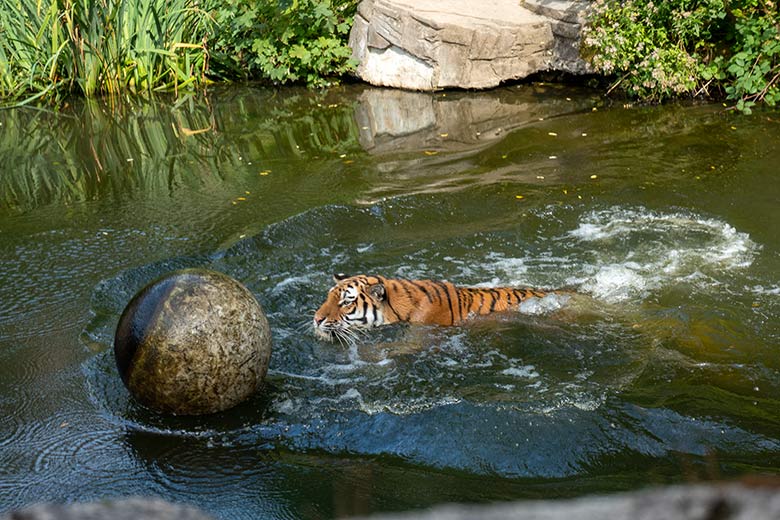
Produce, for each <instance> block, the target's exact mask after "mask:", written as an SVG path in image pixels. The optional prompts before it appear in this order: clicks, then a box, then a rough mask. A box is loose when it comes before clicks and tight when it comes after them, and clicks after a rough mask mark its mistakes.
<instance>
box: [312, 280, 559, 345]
mask: <svg viewBox="0 0 780 520" xmlns="http://www.w3.org/2000/svg"><path fill="white" fill-rule="evenodd" d="M333 278H334V281H335V282H336V285H335V286H334V287H332V288H331V289H330V291H328V296H327V298H326V300H325V303H323V304H322V305H321V306H320V308H319V309H317V312H316V313H314V331H315V333H316V334H317V336H319V337H321V338H323V339H327V340H330V341H332V340H333V339H334V338H336V339H339V340H348V341H351V340H353V339H354V338H355V331H354V330H353V329H366V328H371V327H378V326H380V325H385V324H389V323H398V322H406V323H416V324H424V325H456V324H458V323H460V322H462V321H463V320H465V319H467V318H469V317H472V316H477V315H482V314H489V313H491V312H500V311H505V310H508V309H513V308H517V307H518V306H519V305H520V303H521V302H523V301H526V300H528V299H529V298H543V297H544V296H546V295H547V294H549V293H548V292H545V291H539V290H536V289H528V288H523V289H513V288H509V287H497V288H477V287H458V286H456V285H454V284H452V283H450V282H441V281H434V280H406V279H404V278H384V277H382V276H372V275H357V276H346V275H344V274H336V275H333Z"/></svg>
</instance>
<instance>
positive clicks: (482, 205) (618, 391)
mask: <svg viewBox="0 0 780 520" xmlns="http://www.w3.org/2000/svg"><path fill="white" fill-rule="evenodd" d="M778 117H780V116H778V114H776V113H763V114H758V115H755V116H750V117H746V116H739V115H736V114H733V113H728V112H724V111H722V107H720V106H715V105H701V106H665V107H646V108H630V107H629V108H626V107H622V106H619V105H617V106H609V105H608V104H606V103H605V102H604V101H603V100H600V99H599V98H598V97H596V96H595V95H594V94H593V93H591V92H587V91H575V90H567V89H561V88H553V87H545V86H520V87H513V88H507V89H499V90H496V91H493V92H489V93H447V94H445V93H438V94H433V95H428V94H419V93H404V92H395V91H383V90H373V89H366V88H359V87H349V88H343V89H338V90H334V91H331V92H329V93H327V94H315V93H311V92H307V91H303V90H295V89H290V90H282V91H271V90H253V89H235V90H229V91H224V92H218V93H217V94H215V95H213V96H212V97H211V98H210V99H209V100H208V103H207V102H206V101H205V100H202V99H200V100H198V99H192V100H188V101H185V102H184V103H182V104H179V105H175V106H174V105H171V104H167V103H162V102H158V103H154V104H151V103H150V104H140V105H130V106H121V107H118V108H116V109H114V110H113V111H112V110H111V109H109V108H108V107H106V106H103V105H99V104H94V105H87V106H77V107H74V108H72V109H67V110H64V111H63V113H62V114H58V115H54V114H48V113H42V112H37V111H30V110H17V111H5V112H0V123H2V126H0V129H2V130H3V132H2V133H0V159H2V160H0V173H1V174H2V181H0V193H1V196H0V202H1V203H2V207H0V215H2V217H1V218H0V240H2V248H1V249H0V282H2V283H1V284H0V327H1V328H0V411H1V412H2V413H1V414H0V504H1V505H2V507H0V510H5V509H9V508H14V507H20V506H23V505H26V504H29V503H32V502H37V501H41V500H57V501H61V500H65V501H81V500H89V499H95V498H101V497H111V496H127V495H155V496H162V497H164V498H167V499H169V500H174V501H182V502H188V503H194V504H196V505H198V506H200V507H202V508H204V509H206V510H207V511H210V512H212V513H214V514H215V515H217V516H218V517H223V518H257V517H265V518H296V517H306V518H320V517H323V518H324V517H333V516H343V515H349V514H359V513H370V512H375V511H388V510H403V509H409V508H416V507H422V506H427V505H431V504H435V503H440V502H445V501H446V502H449V501H487V500H499V499H512V498H527V497H559V496H572V495H579V494H584V493H595V492H611V491H616V490H623V489H633V488H637V487H641V486H645V485H649V484H659V483H670V482H678V481H686V480H694V479H702V478H731V477H734V476H738V475H743V474H749V473H770V474H777V473H778V468H780V435H778V432H779V431H780V401H779V400H778V397H777V396H778V395H780V356H779V355H778V348H780V326H779V325H778V316H779V315H780V279H779V277H778V272H780V271H779V270H778V268H780V239H778V237H779V236H780V235H778V233H777V230H776V226H777V223H778V222H780V204H779V203H780V183H779V182H778V176H777V162H778V159H780V150H779V149H778V143H780V126H778V125H779V124H780V123H778ZM191 266H204V267H207V268H211V269H215V270H219V271H222V272H225V273H227V274H229V275H231V276H233V277H235V278H236V279H238V280H239V281H241V282H242V283H243V284H245V285H246V286H247V287H249V289H250V290H252V292H253V293H254V294H255V295H256V296H257V298H258V300H259V301H260V302H261V304H262V305H263V307H264V309H265V311H266V313H267V315H268V318H269V321H270V323H271V327H272V330H273V337H274V352H273V356H272V361H271V367H270V372H269V376H268V380H267V384H266V387H265V388H264V389H263V391H262V392H260V393H258V395H257V396H255V397H253V398H252V399H250V400H249V401H248V402H246V403H244V404H242V405H240V406H238V407H237V408H235V409H233V410H230V411H227V412H224V413H221V414H217V415H214V416H210V417H201V418H172V417H163V416H159V415H157V414H155V413H153V412H149V411H147V410H145V409H143V408H142V407H141V406H139V405H138V404H136V403H135V402H134V401H133V400H132V399H131V398H130V397H129V395H128V393H127V392H126V390H125V389H124V387H123V386H122V384H121V381H120V379H119V377H118V376H117V374H116V370H115V368H114V360H113V356H112V352H111V344H112V341H113V331H114V327H115V326H116V322H117V319H118V317H119V315H120V313H121V312H122V310H123V308H124V306H125V305H126V303H127V302H128V301H129V299H130V298H131V297H132V295H133V294H135V292H136V291H137V290H138V289H140V288H141V287H143V286H144V285H145V284H146V283H148V282H149V281H151V280H153V279H154V278H156V277H157V276H159V275H162V274H164V273H166V272H169V271H171V270H173V269H176V268H181V267H191ZM334 272H347V273H353V274H357V273H376V274H382V275H385V276H404V277H408V278H438V279H447V280H450V281H452V282H455V283H459V284H464V285H477V286H494V285H510V286H512V285H516V286H532V287H539V288H565V289H568V290H571V291H572V294H571V296H566V297H552V298H548V299H544V300H541V301H532V302H529V303H528V304H525V305H524V306H523V307H522V308H521V309H520V311H519V312H513V313H507V314H503V315H500V316H495V317H488V318H481V319H477V320H474V321H473V322H470V323H467V324H464V325H462V326H458V327H452V328H441V327H408V326H393V327H386V328H383V329H380V330H376V331H371V332H369V333H367V334H365V335H364V336H362V337H361V339H360V341H358V342H357V343H356V344H352V345H343V344H339V343H327V342H322V341H320V340H318V339H317V338H316V337H315V336H314V334H313V333H312V330H311V326H310V322H311V317H312V315H313V312H314V309H315V308H316V307H317V306H318V304H319V303H320V302H321V300H322V299H323V298H324V296H325V293H326V291H327V289H328V288H329V286H330V284H331V274H332V273H334Z"/></svg>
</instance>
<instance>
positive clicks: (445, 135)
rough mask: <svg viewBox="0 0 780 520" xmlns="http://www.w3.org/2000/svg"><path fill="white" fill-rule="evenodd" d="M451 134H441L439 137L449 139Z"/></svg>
mask: <svg viewBox="0 0 780 520" xmlns="http://www.w3.org/2000/svg"><path fill="white" fill-rule="evenodd" d="M449 135H450V134H439V137H448V136H449Z"/></svg>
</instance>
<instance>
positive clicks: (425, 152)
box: [423, 150, 439, 155]
mask: <svg viewBox="0 0 780 520" xmlns="http://www.w3.org/2000/svg"><path fill="white" fill-rule="evenodd" d="M423 153H424V154H425V155H436V154H437V153H439V152H437V151H435V150H425V151H424V152H423Z"/></svg>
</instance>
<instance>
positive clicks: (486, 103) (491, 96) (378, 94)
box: [355, 87, 587, 155]
mask: <svg viewBox="0 0 780 520" xmlns="http://www.w3.org/2000/svg"><path fill="white" fill-rule="evenodd" d="M535 94H536V90H535V89H533V88H532V87H528V88H523V89H499V90H496V91H491V92H480V93H475V92H469V93H468V94H459V93H449V94H441V93H423V92H409V91H404V90H390V89H367V90H366V91H364V92H363V93H362V94H361V95H360V97H359V100H360V104H359V106H358V108H357V110H356V114H355V117H356V118H357V120H358V123H359V124H360V127H361V132H360V144H361V145H362V146H363V148H364V149H365V150H366V151H368V152H369V153H372V154H375V155H378V154H382V153H387V152H398V151H403V152H419V151H423V150H436V151H451V152H459V151H474V150H479V149H481V148H483V147H484V146H485V145H486V144H489V143H492V142H494V141H496V140H498V139H501V138H502V137H503V135H504V134H505V133H506V132H507V131H510V130H513V129H515V128H519V127H521V126H523V125H527V124H530V123H534V122H538V121H539V118H547V117H551V116H554V115H559V114H561V113H564V112H569V111H571V110H577V109H579V108H582V107H583V106H584V105H585V104H587V103H585V104H582V103H580V104H582V106H580V105H578V104H577V103H572V102H571V101H569V102H565V103H560V102H556V101H555V100H551V99H549V98H548V99H547V100H544V101H540V100H539V99H537V98H536V97H535ZM583 101H587V100H583Z"/></svg>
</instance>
